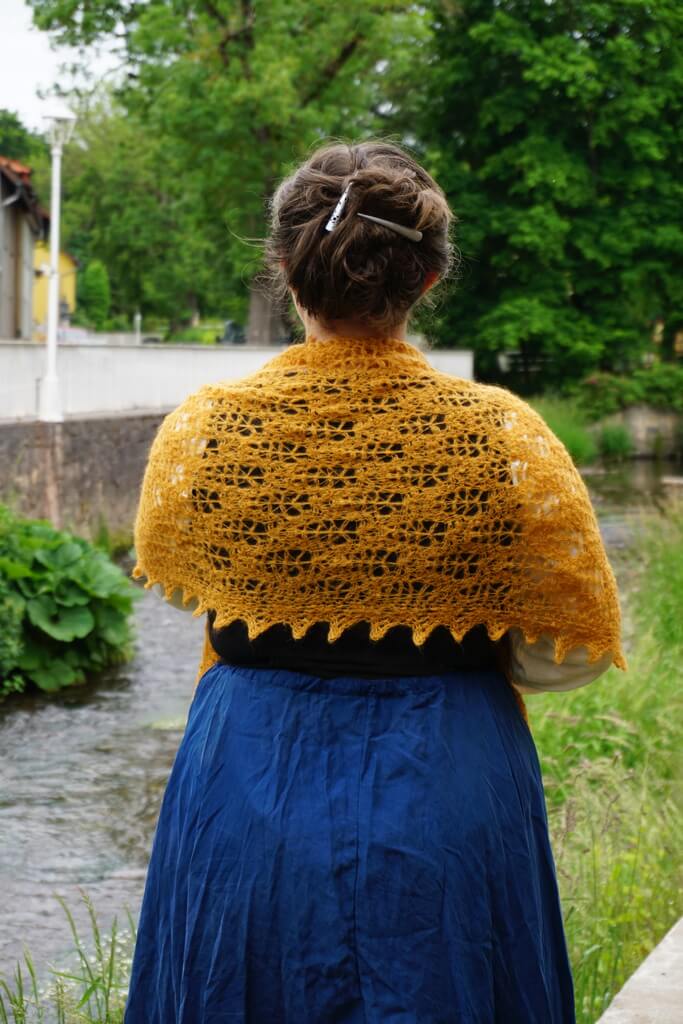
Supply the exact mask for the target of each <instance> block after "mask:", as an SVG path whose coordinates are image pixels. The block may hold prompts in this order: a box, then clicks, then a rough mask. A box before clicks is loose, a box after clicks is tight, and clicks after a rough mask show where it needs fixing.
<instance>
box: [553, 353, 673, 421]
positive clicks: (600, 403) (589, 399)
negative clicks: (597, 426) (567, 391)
mask: <svg viewBox="0 0 683 1024" xmlns="http://www.w3.org/2000/svg"><path fill="white" fill-rule="evenodd" d="M571 395H572V396H573V397H574V398H576V400H577V401H578V403H579V406H580V408H581V409H582V410H583V412H584V414H585V416H586V417H587V418H588V419H589V420H590V421H594V420H599V419H602V418H603V417H604V416H609V415H610V413H613V412H618V411H619V410H620V409H626V408H628V406H630V405H640V404H643V405H651V406H653V407H654V408H656V409H670V410H673V411H678V412H683V365H681V364H676V363H655V364H654V365H653V366H651V367H649V368H648V369H644V368H643V369H640V370H634V371H633V373H631V374H629V375H628V376H625V377H620V376H618V375H616V374H613V373H594V374H591V375H590V376H589V377H586V378H584V380H582V381H581V382H580V383H579V384H576V385H574V386H573V387H572V388H571Z"/></svg>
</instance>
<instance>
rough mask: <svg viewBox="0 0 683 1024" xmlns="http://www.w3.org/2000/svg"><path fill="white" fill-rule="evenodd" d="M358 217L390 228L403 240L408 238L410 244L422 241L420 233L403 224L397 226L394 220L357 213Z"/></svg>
mask: <svg viewBox="0 0 683 1024" xmlns="http://www.w3.org/2000/svg"><path fill="white" fill-rule="evenodd" d="M358 216H359V217H363V219H364V220H373V221H374V222H375V224H381V225H382V226H383V227H385V228H391V230H392V231H396V232H397V234H399V235H403V237H404V238H409V239H410V241H411V242H421V241H422V232H421V231H418V230H417V229H416V228H407V227H405V225H404V224H397V223H396V221H395V220H384V218H383V217H371V216H370V214H369V213H359V214H358Z"/></svg>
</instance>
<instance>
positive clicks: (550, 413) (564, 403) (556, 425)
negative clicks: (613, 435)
mask: <svg viewBox="0 0 683 1024" xmlns="http://www.w3.org/2000/svg"><path fill="white" fill-rule="evenodd" d="M529 404H530V405H531V406H533V408H534V409H535V410H536V412H537V413H538V414H539V415H540V416H542V417H543V419H544V420H545V422H546V423H547V424H548V426H549V427H550V429H551V430H552V432H553V433H554V434H555V435H556V436H557V437H558V438H559V440H560V441H561V442H562V444H563V445H564V446H565V448H566V449H567V451H568V452H569V454H570V455H571V457H572V459H573V460H574V462H575V463H576V464H577V465H578V466H584V465H587V464H588V463H590V462H593V461H594V459H595V457H596V455H597V453H598V448H597V445H596V443H595V440H594V438H593V436H592V435H591V433H590V431H589V430H588V424H587V419H586V414H585V412H584V411H583V410H582V408H581V407H580V406H579V404H578V403H577V402H575V401H572V400H571V399H566V398H561V397H560V396H553V395H545V396H543V397H542V398H532V399H531V400H530V403H529Z"/></svg>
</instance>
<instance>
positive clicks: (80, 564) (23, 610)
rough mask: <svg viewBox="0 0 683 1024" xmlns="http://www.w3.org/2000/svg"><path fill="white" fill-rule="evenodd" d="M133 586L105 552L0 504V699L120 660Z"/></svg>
mask: <svg viewBox="0 0 683 1024" xmlns="http://www.w3.org/2000/svg"><path fill="white" fill-rule="evenodd" d="M135 594H136V590H135V588H134V587H133V585H132V583H131V582H130V581H129V580H128V579H127V577H126V576H125V575H124V573H123V572H122V570H121V569H119V568H118V566H116V565H114V563H113V562H112V561H111V560H110V559H109V558H108V557H107V555H106V554H105V553H104V552H103V551H100V550H98V549H97V548H95V547H93V546H92V545H91V544H89V543H88V542H87V541H86V540H83V539H82V538H80V537H74V536H71V535H70V534H68V533H63V532H61V531H59V530H55V529H54V527H52V526H51V525H50V524H49V523H47V522H43V521H40V520H29V519H19V518H16V517H14V516H13V515H12V514H11V513H10V512H9V510H8V509H7V508H5V507H4V506H1V505H0V638H1V639H0V698H2V696H4V695H6V694H7V693H9V692H11V691H17V690H23V689H24V688H25V687H26V685H27V684H29V683H34V684H35V685H36V686H38V687H40V689H41V690H46V691H52V690H58V689H61V688H62V687H65V686H72V685H74V684H78V683H82V682H84V681H85V678H86V674H87V673H89V672H95V671H98V670H100V669H103V668H105V667H106V666H107V665H110V664H113V663H114V662H117V661H122V660H125V658H126V657H127V656H128V655H129V653H130V643H131V634H130V629H129V625H128V616H129V615H130V612H131V611H132V606H133V599H134V596H135Z"/></svg>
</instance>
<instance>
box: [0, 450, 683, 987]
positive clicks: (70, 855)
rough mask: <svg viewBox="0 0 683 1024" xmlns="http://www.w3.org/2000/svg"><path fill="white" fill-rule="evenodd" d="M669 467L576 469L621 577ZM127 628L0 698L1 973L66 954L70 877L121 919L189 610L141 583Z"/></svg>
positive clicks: (173, 714)
mask: <svg viewBox="0 0 683 1024" xmlns="http://www.w3.org/2000/svg"><path fill="white" fill-rule="evenodd" d="M677 472H678V473H679V474H680V469H678V470H677V469H676V467H674V466H666V467H664V468H662V469H657V468H656V467H655V466H654V465H653V464H652V463H649V462H640V463H631V464H629V465H628V466H627V468H625V469H623V470H609V471H607V472H603V471H600V470H597V471H596V470H591V471H590V472H589V473H587V475H586V482H587V484H588V486H589V489H590V491H591V495H592V497H593V501H594V505H595V508H596V510H597V513H598V516H599V519H600V525H601V530H602V533H603V536H604V539H605V541H606V544H607V546H608V550H609V552H610V557H611V558H612V561H613V564H614V565H615V569H616V570H617V572H618V574H619V575H620V579H621V582H622V586H624V585H627V578H628V572H627V571H626V569H625V568H624V574H623V576H622V575H621V570H620V565H619V552H620V551H621V550H623V548H624V547H625V545H626V544H629V543H631V541H633V540H636V541H637V516H638V512H639V510H640V509H643V508H645V509H653V508H656V507H657V506H658V505H659V503H660V501H661V499H662V497H663V495H664V493H665V491H664V487H663V486H662V484H661V476H662V475H675V474H676V473H677ZM678 489H679V490H680V491H681V492H682V493H683V488H678ZM136 630H137V637H138V639H137V642H136V654H135V658H134V660H133V661H132V662H130V663H129V664H127V665H124V666H121V667H119V668H117V669H115V670H113V671H111V672H109V673H107V674H106V675H105V676H104V677H103V678H101V679H100V680H99V681H98V682H97V683H96V684H91V685H89V686H87V687H81V688H75V689H72V690H67V691H65V692H64V693H63V694H60V695H58V696H57V697H53V698H46V697H44V696H42V695H35V696H31V697H26V696H22V697H20V698H16V699H11V700H8V701H6V702H5V703H4V704H3V705H0V974H3V973H4V974H9V973H11V972H12V970H13V968H14V965H15V963H16V960H17V958H19V957H21V954H22V946H23V945H24V944H25V945H26V946H27V947H28V949H29V950H30V951H31V953H32V955H33V958H34V960H35V961H36V963H37V965H39V966H42V965H44V964H45V963H46V962H47V961H49V962H52V963H56V964H61V963H64V962H65V960H66V959H68V956H69V952H70V949H71V941H70V935H69V931H68V926H67V922H66V919H65V917H64V913H63V911H62V909H61V907H60V906H59V904H58V902H57V900H56V899H55V896H54V894H55V893H59V894H60V895H62V896H64V897H65V898H66V900H67V903H68V904H69V905H70V907H71V908H72V910H73V911H74V914H75V917H76V919H77V921H78V922H79V925H80V924H83V925H85V920H86V912H85V908H84V907H83V906H82V904H80V902H79V895H78V891H79V887H82V888H83V889H85V890H86V891H87V893H88V894H89V895H90V896H91V898H92V901H93V903H94V906H95V908H96V910H97V912H98V915H99V916H100V919H101V923H102V924H103V925H104V926H105V927H108V926H109V924H110V922H111V920H112V918H113V916H114V914H116V915H118V916H119V920H120V921H121V924H125V921H124V919H123V911H124V908H125V907H126V906H128V907H129V908H130V910H131V913H132V915H133V917H136V916H137V913H138V909H139V904H140V899H141V895H142V888H143V884H144V877H145V870H146V865H147V860H148V857H149V849H150V844H151V839H152V834H153V830H154V824H155V821H156V817H157V814H158V810H159V804H160V800H161V796H162V793H163V788H164V785H165V783H166V779H167V777H168V772H169V770H170V767H171V764H172V761H173V757H174V754H175V751H176V749H177V747H178V743H179V742H180V738H181V735H182V729H183V724H184V720H185V716H186V713H187V708H188V705H189V702H190V700H191V697H192V691H193V683H194V676H195V670H196V665H197V659H198V657H199V651H200V645H201V638H202V622H201V620H199V619H193V618H192V616H191V615H190V614H188V613H187V612H182V611H178V610H176V609H174V608H172V607H171V606H169V605H167V604H165V603H164V602H162V601H160V600H159V598H158V597H156V595H154V594H151V593H149V592H146V593H145V594H144V596H143V598H142V599H141V600H140V601H139V602H138V603H137V606H136ZM541 756H542V752H541ZM83 930H84V932H85V933H87V928H85V927H84V929H83Z"/></svg>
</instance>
